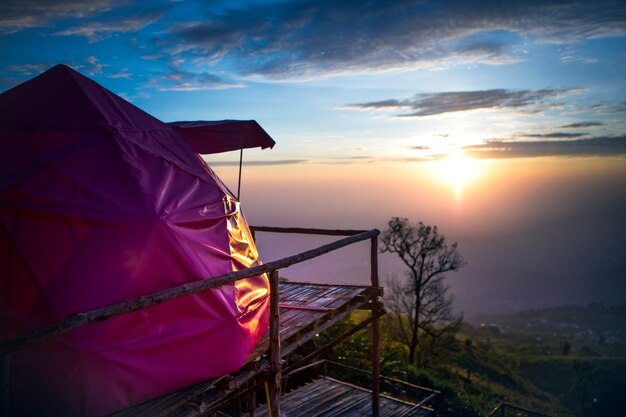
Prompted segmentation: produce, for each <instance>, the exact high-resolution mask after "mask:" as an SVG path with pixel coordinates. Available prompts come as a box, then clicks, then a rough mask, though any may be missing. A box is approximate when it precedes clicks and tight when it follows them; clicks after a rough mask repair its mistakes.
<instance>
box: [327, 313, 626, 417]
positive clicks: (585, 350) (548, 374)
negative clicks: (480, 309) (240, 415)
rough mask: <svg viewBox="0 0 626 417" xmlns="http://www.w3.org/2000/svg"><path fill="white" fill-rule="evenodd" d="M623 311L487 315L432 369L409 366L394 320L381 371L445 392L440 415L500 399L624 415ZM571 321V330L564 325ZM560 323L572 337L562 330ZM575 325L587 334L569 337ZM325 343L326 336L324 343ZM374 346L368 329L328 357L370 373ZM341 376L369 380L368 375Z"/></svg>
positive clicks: (590, 415) (553, 409) (469, 411)
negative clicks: (393, 334)
mask: <svg viewBox="0 0 626 417" xmlns="http://www.w3.org/2000/svg"><path fill="white" fill-rule="evenodd" d="M618 307H619V308H618ZM618 307H616V306H598V305H594V306H588V307H574V306H570V307H567V308H560V309H546V310H533V311H532V312H524V313H520V314H517V315H512V316H498V317H484V318H486V319H489V320H488V321H487V323H489V324H487V325H480V324H477V323H476V322H474V325H470V324H468V323H464V324H463V326H462V327H461V329H460V331H459V332H458V333H457V334H456V335H455V336H453V337H449V338H448V339H447V340H445V341H444V343H443V345H444V349H442V351H441V352H440V353H438V355H437V357H436V359H435V360H433V361H431V365H429V366H428V368H426V369H423V368H417V367H415V366H407V365H406V363H405V360H406V358H405V354H404V352H405V349H404V347H403V346H402V345H399V344H398V343H395V342H393V341H391V340H390V339H389V335H388V334H387V332H386V331H385V327H386V326H385V323H386V320H389V319H390V318H389V317H388V316H387V317H385V318H384V320H383V323H382V326H381V327H382V329H383V334H382V341H381V342H382V344H381V350H382V363H381V370H382V372H383V374H385V375H387V376H391V377H395V378H398V379H402V380H405V381H407V382H411V383H414V384H417V385H421V386H426V387H431V388H434V389H438V390H441V391H442V392H443V394H444V401H443V404H441V411H442V414H443V415H447V416H471V417H473V416H486V415H487V414H488V413H489V411H491V410H492V409H493V408H494V406H495V405H496V400H498V399H500V400H505V401H507V402H509V403H513V404H517V405H520V406H523V407H526V408H530V409H534V410H537V411H541V412H543V413H546V414H550V415H553V416H555V417H565V416H581V417H583V416H584V417H594V416H602V417H612V416H615V417H617V416H622V415H623V410H626V396H624V395H623V391H624V387H626V349H625V348H624V344H623V343H622V340H623V339H621V337H622V336H621V333H620V331H622V330H623V329H622V328H623V326H620V324H621V323H626V321H624V320H623V316H622V315H623V312H624V308H623V306H618ZM574 312H576V314H574ZM585 312H587V313H589V314H585ZM598 317H602V319H601V320H600V319H599V318H598ZM360 319H361V318H360V317H358V316H353V317H352V318H350V319H349V320H351V321H355V322H356V321H360ZM564 320H568V323H569V324H570V325H571V326H570V327H567V326H563V325H560V324H558V323H563V322H564ZM529 323H530V325H529ZM533 323H534V324H533ZM537 323H542V325H536V324H537ZM554 323H557V326H560V327H559V328H561V329H569V330H568V332H567V333H566V332H563V331H561V332H555V331H554V326H553V324H554ZM592 324H593V325H592ZM345 326H350V323H345ZM575 326H578V327H579V328H584V332H580V333H579V334H576V332H570V330H572V329H576V327H575ZM588 328H591V329H592V330H591V333H590V332H589V331H587V329H588ZM607 329H608V330H607ZM323 342H324V337H323V335H322V337H320V340H319V341H318V343H323ZM369 343H370V339H369V335H368V334H367V332H361V333H359V334H357V335H355V336H353V337H352V338H350V339H349V340H348V341H346V342H344V343H343V344H342V345H340V346H338V347H335V349H334V350H333V351H332V353H331V354H330V355H329V358H330V359H333V360H337V361H341V362H343V363H346V364H349V365H353V366H356V367H361V368H364V367H365V368H367V367H369V354H368V351H369ZM342 376H343V377H344V378H348V379H350V378H352V379H353V382H355V383H366V382H365V381H362V380H361V379H362V376H358V375H345V374H344V375H342ZM382 389H383V391H387V392H388V393H389V394H392V395H394V396H400V397H405V398H406V399H408V400H411V399H413V400H415V398H411V395H412V394H411V393H405V392H400V391H397V390H396V389H395V388H394V387H392V386H390V385H389V386H388V385H383V387H382Z"/></svg>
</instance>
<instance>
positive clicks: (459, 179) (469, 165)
mask: <svg viewBox="0 0 626 417" xmlns="http://www.w3.org/2000/svg"><path fill="white" fill-rule="evenodd" d="M435 170H436V171H437V175H438V176H439V177H440V178H441V179H442V180H443V181H444V182H445V183H447V184H449V185H451V186H452V188H453V190H454V194H455V196H456V197H457V198H459V197H461V195H462V193H463V188H464V187H465V186H466V185H467V184H468V183H470V182H472V181H474V180H475V179H476V178H477V177H478V175H479V174H480V170H481V166H480V161H477V160H475V159H472V158H468V157H467V156H465V155H463V151H458V152H455V153H453V154H452V155H450V156H449V157H447V158H445V159H441V160H439V161H437V162H435Z"/></svg>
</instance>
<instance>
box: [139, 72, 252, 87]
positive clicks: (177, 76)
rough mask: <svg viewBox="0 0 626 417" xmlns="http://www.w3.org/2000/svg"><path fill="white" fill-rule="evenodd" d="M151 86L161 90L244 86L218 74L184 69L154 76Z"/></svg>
mask: <svg viewBox="0 0 626 417" xmlns="http://www.w3.org/2000/svg"><path fill="white" fill-rule="evenodd" d="M149 86H152V87H156V88H157V89H159V90H161V91H198V90H221V89H227V88H241V87H244V85H243V84H240V83H228V82H226V81H224V80H222V79H221V78H220V77H218V76H217V75H214V74H211V73H208V72H204V73H190V72H184V71H174V72H171V73H169V74H166V75H163V76H161V77H158V78H153V79H152V80H150V82H149Z"/></svg>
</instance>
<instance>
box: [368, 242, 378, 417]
mask: <svg viewBox="0 0 626 417" xmlns="http://www.w3.org/2000/svg"><path fill="white" fill-rule="evenodd" d="M370 258H371V260H370V264H371V280H372V287H375V288H378V287H379V282H378V236H372V238H371V251H370ZM379 304H380V303H379V302H378V300H376V301H375V302H374V303H373V305H374V309H373V310H372V318H373V319H374V321H373V323H372V351H371V360H372V417H379V416H380V323H379V322H378V315H379V308H380V307H379Z"/></svg>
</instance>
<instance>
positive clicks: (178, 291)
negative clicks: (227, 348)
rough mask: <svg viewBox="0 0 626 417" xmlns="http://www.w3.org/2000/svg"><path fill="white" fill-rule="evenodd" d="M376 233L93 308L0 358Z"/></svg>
mask: <svg viewBox="0 0 626 417" xmlns="http://www.w3.org/2000/svg"><path fill="white" fill-rule="evenodd" d="M379 233H380V232H379V231H378V230H376V229H374V230H370V231H366V232H361V233H359V234H356V235H353V236H349V237H345V238H343V239H340V240H337V241H335V242H332V243H329V244H326V245H322V246H320V247H318V248H315V249H311V250H308V251H305V252H302V253H299V254H297V255H292V256H289V257H286V258H283V259H279V260H277V261H273V262H269V263H266V264H263V265H258V266H255V267H252V268H248V269H244V270H241V271H236V272H231V273H228V274H223V275H219V276H217V277H211V278H207V279H200V280H197V281H193V282H190V283H188V284H183V285H180V286H177V287H173V288H169V289H166V290H162V291H158V292H155V293H152V294H149V295H146V296H141V297H137V298H133V299H130V300H126V301H122V302H119V303H115V304H109V305H107V306H103V307H99V308H95V309H93V310H90V311H87V312H84V313H77V314H72V315H70V316H69V317H68V318H66V319H65V320H63V321H61V322H59V323H57V324H54V325H51V326H46V327H41V328H39V329H35V330H33V331H30V332H27V333H24V334H22V335H19V336H17V337H14V338H12V339H8V340H4V341H2V342H0V355H4V354H7V353H10V352H14V351H16V350H19V349H23V348H25V347H27V346H30V345H32V344H34V343H37V342H43V341H45V340H48V339H51V338H53V337H55V336H59V335H62V334H65V333H68V332H70V331H72V330H75V329H77V328H80V327H82V326H85V325H87V324H89V323H93V322H97V321H104V320H107V319H109V318H112V317H117V316H120V315H122V314H126V313H130V312H133V311H136V310H140V309H142V308H146V307H150V306H153V305H157V304H161V303H163V302H165V301H168V300H172V299H174V298H178V297H182V296H185V295H190V294H197V293H199V292H201V291H205V290H207V289H209V288H215V287H219V286H221V285H225V284H230V283H232V282H235V281H238V280H241V279H245V278H248V277H252V276H258V275H262V274H265V273H268V272H271V271H275V270H278V269H281V268H286V267H288V266H290V265H294V264H297V263H300V262H304V261H307V260H309V259H313V258H315V257H318V256H321V255H323V254H325V253H328V252H331V251H334V250H336V249H339V248H342V247H344V246H348V245H350V244H352V243H355V242H359V241H362V240H366V239H369V238H371V237H372V236H377V235H378V234H379Z"/></svg>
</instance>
